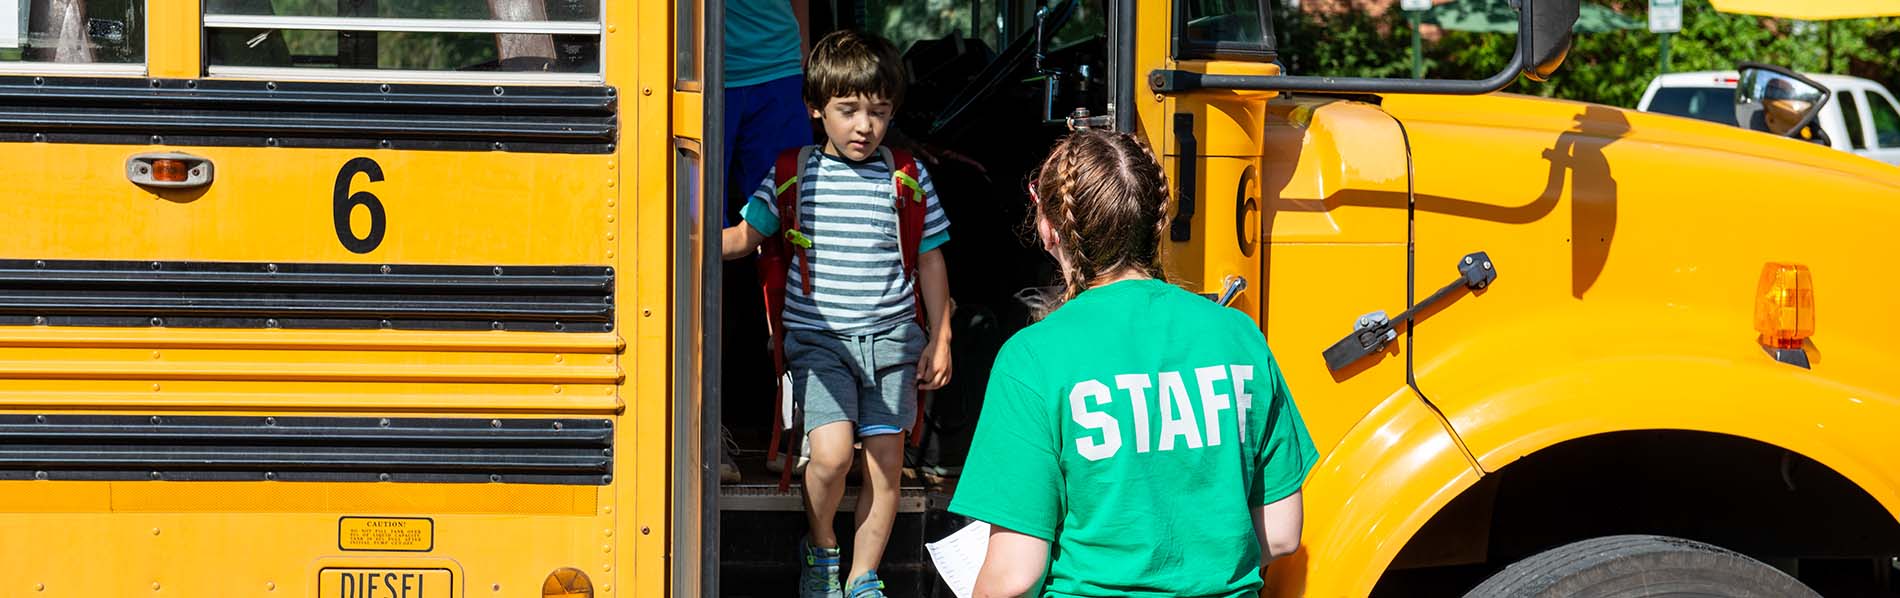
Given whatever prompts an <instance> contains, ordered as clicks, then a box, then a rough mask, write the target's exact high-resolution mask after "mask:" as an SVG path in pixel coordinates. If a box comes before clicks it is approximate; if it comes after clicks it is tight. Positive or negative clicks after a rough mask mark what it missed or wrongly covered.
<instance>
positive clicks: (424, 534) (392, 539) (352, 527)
mask: <svg viewBox="0 0 1900 598" xmlns="http://www.w3.org/2000/svg"><path fill="white" fill-rule="evenodd" d="M336 545H337V548H339V549H342V550H398V551H407V552H428V551H430V550H433V549H434V548H435V521H432V520H430V519H427V518H422V517H344V518H342V519H340V520H338V521H337V532H336Z"/></svg>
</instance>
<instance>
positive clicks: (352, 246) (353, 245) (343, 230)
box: [332, 158, 389, 253]
mask: <svg viewBox="0 0 1900 598" xmlns="http://www.w3.org/2000/svg"><path fill="white" fill-rule="evenodd" d="M359 172H360V173H364V174H368V175H369V182H372V183H375V182H381V181H382V180H383V167H382V166H379V165H377V164H376V161H375V160H371V159H369V158H355V159H352V160H350V161H349V162H347V163H344V164H343V170H342V171H340V172H337V173H336V196H335V201H334V203H333V208H334V211H333V212H332V213H333V214H334V221H335V222H336V240H338V241H342V242H343V247H344V248H345V249H349V250H350V251H351V252H352V253H369V252H371V251H375V250H376V246H377V245H381V244H383V229H384V228H386V227H387V226H388V224H389V217H388V216H387V215H385V214H384V213H383V201H382V200H380V199H376V194H374V193H370V192H368V191H357V192H356V193H350V181H351V180H353V179H355V178H356V173H359ZM359 205H360V206H363V207H365V208H369V235H367V236H364V237H362V238H357V236H356V233H355V232H354V231H352V230H350V212H351V211H354V210H355V209H356V206H359Z"/></svg>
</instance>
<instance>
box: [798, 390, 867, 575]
mask: <svg viewBox="0 0 1900 598" xmlns="http://www.w3.org/2000/svg"><path fill="white" fill-rule="evenodd" d="M856 430H857V428H856V426H855V425H854V424H852V423H851V422H848V421H838V422H832V423H828V424H825V425H822V426H818V427H817V428H816V429H813V430H812V431H811V461H810V462H807V463H806V464H805V522H806V523H809V524H810V525H811V544H812V546H817V547H820V548H836V547H837V546H838V532H837V530H836V529H835V528H833V527H832V524H831V522H832V521H833V520H834V519H835V518H836V517H837V516H838V501H839V500H841V499H843V498H844V482H845V476H846V475H847V474H849V473H850V472H851V453H852V449H851V443H852V441H853V437H854V436H856V435H857V432H856Z"/></svg>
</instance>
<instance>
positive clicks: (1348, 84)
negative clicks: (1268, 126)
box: [1124, 0, 1580, 95]
mask: <svg viewBox="0 0 1900 598" xmlns="http://www.w3.org/2000/svg"><path fill="white" fill-rule="evenodd" d="M1124 1H1126V0H1124ZM1578 2H1579V0H1511V4H1512V5H1513V6H1516V7H1517V9H1518V11H1519V14H1518V20H1517V48H1516V51H1515V52H1512V53H1511V60H1510V63H1509V64H1507V65H1505V67H1504V68H1503V69H1501V70H1499V71H1498V72H1497V74H1495V75H1492V76H1490V77H1489V78H1486V79H1483V80H1477V81H1471V80H1450V79H1384V78H1377V77H1311V76H1298V75H1220V74H1211V73H1197V72H1190V71H1184V70H1178V69H1156V70H1154V71H1151V72H1149V73H1148V87H1149V89H1151V90H1153V91H1154V92H1155V93H1181V92H1187V91H1193V90H1196V89H1233V90H1257V91H1292V92H1312V93H1430V94H1450V95H1478V94H1486V93H1491V92H1494V91H1497V90H1500V89H1504V88H1505V87H1507V86H1509V85H1510V84H1511V82H1513V81H1516V80H1517V77H1518V76H1519V75H1523V76H1526V77H1530V78H1531V79H1534V80H1537V81H1543V80H1545V79H1548V78H1550V76H1551V75H1552V74H1555V73H1556V72H1557V67H1558V66H1561V65H1563V63H1564V57H1565V56H1568V55H1569V54H1570V28H1571V27H1575V26H1576V24H1577V16H1578V14H1579V10H1580V6H1579V5H1578Z"/></svg>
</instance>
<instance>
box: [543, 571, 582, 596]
mask: <svg viewBox="0 0 1900 598" xmlns="http://www.w3.org/2000/svg"><path fill="white" fill-rule="evenodd" d="M541 598H594V582H593V581H592V580H589V579H587V574H586V573H583V572H581V570H580V569H575V568H573V567H562V568H559V569H555V570H554V572H553V573H549V574H548V580H547V581H546V582H543V583H542V584H541Z"/></svg>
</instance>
